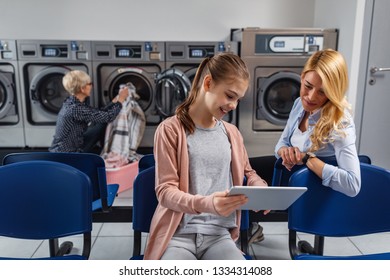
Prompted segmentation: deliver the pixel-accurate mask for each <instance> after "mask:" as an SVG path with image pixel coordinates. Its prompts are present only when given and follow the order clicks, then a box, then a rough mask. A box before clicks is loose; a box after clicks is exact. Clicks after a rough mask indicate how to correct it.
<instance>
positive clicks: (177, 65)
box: [165, 41, 238, 125]
mask: <svg viewBox="0 0 390 280" xmlns="http://www.w3.org/2000/svg"><path fill="white" fill-rule="evenodd" d="M165 47H166V65H165V67H166V73H169V74H170V75H171V76H175V77H176V79H177V80H179V81H181V84H182V85H186V86H187V91H188V92H189V91H190V88H191V83H192V81H193V79H194V77H195V74H196V71H197V69H198V67H199V64H200V63H201V62H202V60H203V59H204V58H206V57H210V56H213V55H215V54H217V53H220V52H232V53H234V54H238V43H237V42H231V41H226V42H225V41H204V42H202V41H193V42H192V41H169V42H166V45H165ZM236 114H237V112H236V110H234V111H231V112H230V113H229V114H228V115H226V116H225V117H224V120H226V121H228V122H230V123H233V124H235V125H237V117H236Z"/></svg>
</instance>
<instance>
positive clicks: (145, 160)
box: [138, 154, 156, 172]
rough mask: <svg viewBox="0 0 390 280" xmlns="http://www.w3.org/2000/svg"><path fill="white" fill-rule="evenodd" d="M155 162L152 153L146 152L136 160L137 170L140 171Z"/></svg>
mask: <svg viewBox="0 0 390 280" xmlns="http://www.w3.org/2000/svg"><path fill="white" fill-rule="evenodd" d="M155 164H156V162H155V160H154V155H153V154H146V155H144V156H142V157H141V158H140V159H139V161H138V172H141V171H143V170H145V169H147V168H149V167H152V166H154V165H155Z"/></svg>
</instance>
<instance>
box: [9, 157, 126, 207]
mask: <svg viewBox="0 0 390 280" xmlns="http://www.w3.org/2000/svg"><path fill="white" fill-rule="evenodd" d="M28 160H49V161H55V162H61V163H65V164H68V165H70V166H73V167H75V168H77V169H79V170H80V171H82V172H84V173H85V174H87V175H88V177H89V179H90V180H91V183H92V190H93V196H92V199H93V202H92V210H93V211H97V210H102V211H104V212H108V211H109V208H110V207H111V206H112V204H113V203H114V200H115V197H116V195H117V193H118V189H119V185H118V184H109V185H107V180H106V168H105V162H104V160H103V158H102V157H100V156H99V155H97V154H90V153H51V152H31V153H12V154H8V155H6V156H5V157H4V159H3V165H6V164H10V163H15V162H21V161H28Z"/></svg>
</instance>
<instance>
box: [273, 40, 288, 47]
mask: <svg viewBox="0 0 390 280" xmlns="http://www.w3.org/2000/svg"><path fill="white" fill-rule="evenodd" d="M285 45H286V43H285V41H275V42H274V47H275V48H284V47H285Z"/></svg>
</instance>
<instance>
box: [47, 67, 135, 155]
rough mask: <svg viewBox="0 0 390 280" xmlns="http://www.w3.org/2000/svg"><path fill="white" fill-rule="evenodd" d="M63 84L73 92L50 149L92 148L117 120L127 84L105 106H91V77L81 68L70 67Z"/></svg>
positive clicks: (78, 150) (68, 90)
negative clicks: (73, 68)
mask: <svg viewBox="0 0 390 280" xmlns="http://www.w3.org/2000/svg"><path fill="white" fill-rule="evenodd" d="M62 84H63V86H64V88H65V90H66V91H67V92H69V94H70V96H69V97H68V98H66V99H65V101H64V103H63V104H62V107H61V110H60V112H59V113H58V117H57V124H56V132H55V135H54V139H53V142H52V145H51V147H50V148H49V151H50V152H92V148H93V146H94V144H95V143H96V142H97V141H98V140H99V138H102V137H103V138H104V132H105V126H106V124H107V123H109V122H112V121H113V120H115V118H116V116H117V115H118V114H119V112H120V110H121V108H122V103H123V102H124V101H125V100H126V98H127V96H128V94H129V93H128V90H127V88H123V89H121V90H120V92H119V94H118V96H117V97H115V98H114V100H113V101H112V103H110V104H108V105H107V106H106V107H105V108H103V109H97V108H94V107H91V106H89V104H88V102H87V100H88V98H89V96H90V95H91V90H92V82H91V77H90V76H89V75H88V74H87V73H85V72H84V71H80V70H73V71H69V72H68V73H67V74H66V75H65V76H64V77H63V79H62Z"/></svg>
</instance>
